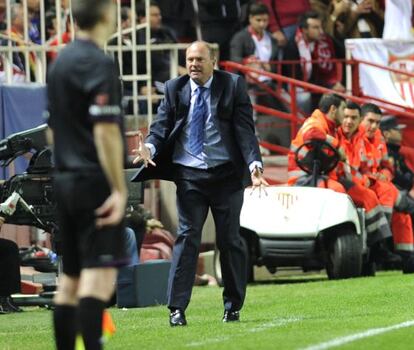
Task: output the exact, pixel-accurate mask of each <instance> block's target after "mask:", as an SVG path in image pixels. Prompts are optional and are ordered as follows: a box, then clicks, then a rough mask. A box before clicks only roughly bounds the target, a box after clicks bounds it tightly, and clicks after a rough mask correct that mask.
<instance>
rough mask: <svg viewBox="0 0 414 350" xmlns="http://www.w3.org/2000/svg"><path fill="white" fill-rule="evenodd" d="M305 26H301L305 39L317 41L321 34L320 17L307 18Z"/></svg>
mask: <svg viewBox="0 0 414 350" xmlns="http://www.w3.org/2000/svg"><path fill="white" fill-rule="evenodd" d="M307 24H308V27H307V28H303V32H304V34H305V36H306V39H307V40H308V41H310V42H313V41H318V40H319V38H320V37H321V34H322V32H323V31H322V22H321V20H320V19H316V18H308V19H307Z"/></svg>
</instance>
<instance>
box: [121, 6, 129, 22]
mask: <svg viewBox="0 0 414 350" xmlns="http://www.w3.org/2000/svg"><path fill="white" fill-rule="evenodd" d="M128 19H129V7H127V6H122V7H121V21H127V20H128Z"/></svg>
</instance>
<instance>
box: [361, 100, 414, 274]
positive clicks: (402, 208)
mask: <svg viewBox="0 0 414 350" xmlns="http://www.w3.org/2000/svg"><path fill="white" fill-rule="evenodd" d="M361 115H362V123H361V124H362V129H363V130H364V131H365V138H364V153H363V162H362V164H361V167H360V171H361V173H362V174H363V175H364V176H365V177H366V178H367V179H368V183H367V186H368V187H369V188H370V189H372V190H373V191H374V192H375V193H376V194H377V196H378V199H379V201H380V203H381V204H382V205H383V207H384V210H385V211H386V213H387V214H388V219H389V221H390V224H391V228H392V232H393V241H394V246H395V248H396V251H397V252H398V253H399V254H400V255H401V257H402V260H403V261H402V262H403V266H402V269H403V272H404V273H413V272H414V254H413V247H414V237H413V226H412V220H411V217H410V215H409V214H411V213H414V201H413V200H412V198H410V197H409V196H408V195H407V193H406V192H403V191H400V190H398V188H397V187H396V186H395V185H394V184H393V183H392V178H393V164H392V161H391V159H390V158H389V156H388V152H387V145H386V142H385V139H384V137H383V136H382V133H381V131H380V129H379V125H380V121H381V117H382V112H381V110H380V109H379V107H378V106H376V105H375V104H372V103H367V104H365V105H363V106H362V108H361Z"/></svg>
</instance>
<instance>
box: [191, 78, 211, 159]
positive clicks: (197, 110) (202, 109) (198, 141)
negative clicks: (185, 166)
mask: <svg viewBox="0 0 414 350" xmlns="http://www.w3.org/2000/svg"><path fill="white" fill-rule="evenodd" d="M206 90H207V88H205V87H203V86H199V87H198V88H197V89H196V100H195V103H194V108H193V114H192V118H191V121H190V140H189V148H190V152H191V153H192V154H194V155H198V154H200V153H201V152H202V151H203V143H204V134H205V125H206V120H207V115H208V108H207V102H206V100H205V99H204V97H203V92H204V91H206Z"/></svg>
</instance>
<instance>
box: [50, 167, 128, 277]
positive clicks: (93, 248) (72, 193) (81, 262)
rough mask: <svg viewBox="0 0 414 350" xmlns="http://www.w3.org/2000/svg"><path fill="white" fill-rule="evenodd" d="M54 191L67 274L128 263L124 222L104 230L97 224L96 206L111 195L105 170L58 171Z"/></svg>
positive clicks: (64, 266) (72, 274) (73, 274)
mask: <svg viewBox="0 0 414 350" xmlns="http://www.w3.org/2000/svg"><path fill="white" fill-rule="evenodd" d="M54 191H55V195H56V201H57V205H58V223H59V228H60V235H61V238H62V245H63V249H62V254H63V272H64V273H65V274H67V275H70V276H79V274H80V271H81V269H83V268H92V267H117V266H122V265H125V264H127V263H128V262H129V257H128V255H127V252H126V249H125V234H124V231H125V226H124V222H122V223H121V224H120V225H117V226H107V227H104V228H101V229H97V228H96V226H95V220H96V216H95V209H96V208H98V207H99V206H100V205H101V204H102V203H103V202H104V201H105V200H106V198H108V196H109V195H110V188H109V185H108V182H107V181H106V178H105V176H104V175H103V174H102V173H69V172H66V173H57V174H56V175H55V178H54Z"/></svg>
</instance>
